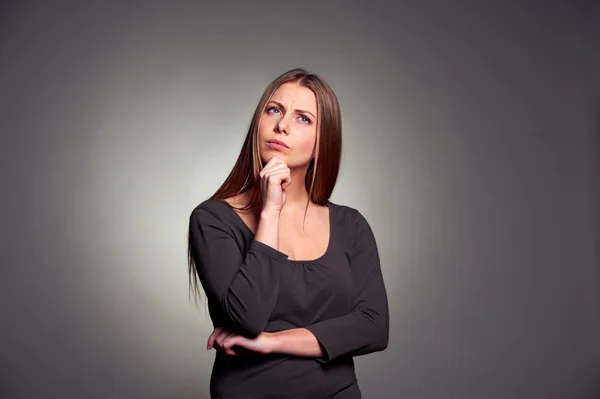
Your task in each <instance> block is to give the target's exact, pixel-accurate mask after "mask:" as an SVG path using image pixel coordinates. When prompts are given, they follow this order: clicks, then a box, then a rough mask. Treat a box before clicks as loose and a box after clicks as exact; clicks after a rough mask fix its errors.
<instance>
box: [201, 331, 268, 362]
mask: <svg viewBox="0 0 600 399" xmlns="http://www.w3.org/2000/svg"><path fill="white" fill-rule="evenodd" d="M234 346H238V347H241V348H244V349H246V350H248V351H250V352H254V353H257V354H262V355H264V354H267V353H271V352H273V350H274V347H275V337H274V334H273V333H267V332H263V333H260V334H259V335H258V336H257V337H256V338H246V337H244V336H242V335H238V334H235V333H232V332H229V331H227V330H225V329H223V328H220V327H217V328H215V329H214V331H213V332H212V334H210V336H209V337H208V342H207V345H206V349H207V350H210V349H212V348H215V349H217V350H222V351H223V352H225V353H226V354H228V355H232V356H237V355H239V353H236V351H235V350H234V349H233V347H234Z"/></svg>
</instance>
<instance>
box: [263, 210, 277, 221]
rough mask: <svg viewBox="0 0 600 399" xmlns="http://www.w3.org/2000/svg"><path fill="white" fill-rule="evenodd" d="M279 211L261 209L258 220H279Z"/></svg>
mask: <svg viewBox="0 0 600 399" xmlns="http://www.w3.org/2000/svg"><path fill="white" fill-rule="evenodd" d="M280 213H281V211H280V210H278V209H275V208H263V210H262V211H261V212H260V220H269V221H273V220H279V215H280Z"/></svg>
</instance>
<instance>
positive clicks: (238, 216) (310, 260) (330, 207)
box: [214, 200, 333, 264]
mask: <svg viewBox="0 0 600 399" xmlns="http://www.w3.org/2000/svg"><path fill="white" fill-rule="evenodd" d="M214 201H217V202H219V203H222V204H223V205H225V206H226V207H227V208H229V210H230V211H231V212H233V214H234V216H235V217H236V219H237V221H238V222H239V223H240V224H241V225H242V226H243V228H244V229H245V230H246V231H247V232H248V233H249V234H250V235H252V237H254V236H256V234H255V233H254V232H253V231H252V230H251V229H250V227H248V225H247V224H246V222H244V219H242V217H241V216H240V215H239V214H238V213H237V212H236V211H235V209H233V207H232V206H231V205H230V204H229V203H228V202H227V201H225V200H214ZM331 205H332V203H331V201H329V200H327V202H326V203H325V206H326V207H327V208H328V209H329V213H328V218H329V239H328V241H327V248H325V252H324V253H323V255H321V256H319V257H318V258H315V259H308V260H302V259H290V258H289V256H288V255H287V254H285V253H283V252H281V251H279V250H276V251H278V252H281V253H282V254H284V255H285V256H288V258H287V259H286V260H285V261H286V262H290V263H302V264H310V263H315V262H319V261H321V260H322V259H324V258H325V257H326V256H327V255H329V251H330V249H331V244H332V241H333V239H332V237H333V223H332V221H333V217H332V215H331V213H332V209H333V207H332V206H331ZM273 249H275V248H273Z"/></svg>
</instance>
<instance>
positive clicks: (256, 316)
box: [189, 208, 288, 337]
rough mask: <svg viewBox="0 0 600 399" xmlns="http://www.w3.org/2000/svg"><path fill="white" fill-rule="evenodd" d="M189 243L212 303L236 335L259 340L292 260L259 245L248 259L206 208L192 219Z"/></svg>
mask: <svg viewBox="0 0 600 399" xmlns="http://www.w3.org/2000/svg"><path fill="white" fill-rule="evenodd" d="M189 239H190V249H191V253H192V257H193V260H194V263H195V265H196V271H197V273H198V277H199V279H200V282H201V284H202V288H203V289H204V291H205V293H206V296H207V298H208V300H209V302H210V303H213V304H217V306H218V309H220V311H221V313H222V316H223V318H224V320H225V321H226V322H227V323H228V327H229V328H231V329H232V330H233V331H235V332H236V333H239V334H241V335H244V336H247V337H256V336H257V335H258V334H260V333H261V332H262V331H263V330H264V328H265V326H266V324H267V322H268V320H269V317H270V315H271V312H272V311H273V308H274V306H275V302H276V300H277V296H278V294H279V276H280V271H281V266H282V264H281V263H282V261H284V260H286V259H287V258H288V257H287V255H285V254H284V253H282V252H280V251H278V250H276V249H274V248H272V247H270V246H268V245H266V244H263V243H262V242H260V241H256V240H254V241H252V243H251V244H250V246H249V249H248V251H247V253H246V254H242V252H241V250H240V248H239V246H238V244H237V242H236V241H235V239H234V237H233V236H232V234H231V233H230V232H229V229H228V228H227V227H226V226H225V225H224V224H223V222H221V220H220V219H219V218H218V217H216V216H215V215H214V214H213V213H211V212H210V211H208V210H206V209H202V208H196V209H195V210H194V211H193V212H192V214H191V216H190V224H189Z"/></svg>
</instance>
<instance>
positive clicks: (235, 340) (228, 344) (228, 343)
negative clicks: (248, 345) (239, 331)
mask: <svg viewBox="0 0 600 399" xmlns="http://www.w3.org/2000/svg"><path fill="white" fill-rule="evenodd" d="M242 338H243V337H241V336H240V335H230V336H229V337H227V338H226V339H225V340H224V341H223V350H224V351H225V353H227V354H228V355H236V353H235V351H234V350H233V349H231V348H232V347H233V346H235V345H241V344H242V341H243V339H242Z"/></svg>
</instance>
